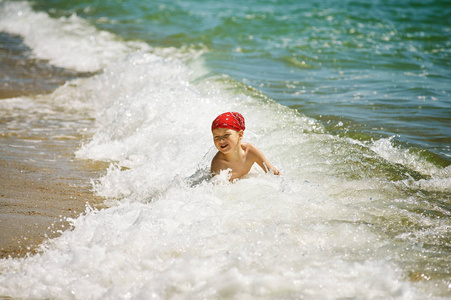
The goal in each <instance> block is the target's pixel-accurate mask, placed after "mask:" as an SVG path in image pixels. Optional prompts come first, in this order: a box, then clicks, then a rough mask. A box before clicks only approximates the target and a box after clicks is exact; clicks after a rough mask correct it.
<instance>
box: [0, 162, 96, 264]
mask: <svg viewBox="0 0 451 300" xmlns="http://www.w3.org/2000/svg"><path fill="white" fill-rule="evenodd" d="M78 163H79V164H80V166H83V167H85V168H87V169H86V170H84V171H80V170H74V172H75V173H76V177H74V178H64V177H62V176H60V175H59V174H58V172H57V170H54V169H45V168H41V167H36V166H35V165H33V164H31V163H27V162H23V161H22V162H20V161H7V160H1V161H0V168H1V170H2V171H1V173H0V228H1V231H0V245H1V246H0V258H4V257H8V256H11V257H21V256H25V255H26V254H27V253H29V254H33V253H35V252H36V251H37V250H38V248H39V247H38V246H39V245H40V244H41V243H42V242H43V241H44V240H46V239H47V238H53V237H56V236H58V235H59V234H60V232H61V231H62V230H66V229H69V224H68V223H67V222H66V221H65V218H66V217H72V218H73V217H77V216H79V215H80V213H83V212H84V211H85V205H86V203H90V205H91V206H98V205H100V204H101V203H102V199H100V198H99V197H96V196H95V195H93V193H92V191H91V188H90V186H89V185H88V183H89V177H84V176H83V174H84V175H85V176H89V175H95V173H96V171H95V170H93V169H91V170H90V169H89V168H88V167H89V163H87V162H78ZM61 165H65V167H66V168H67V167H69V168H73V166H67V164H65V163H64V162H63V163H62V164H61ZM91 167H92V166H91ZM55 171H56V172H55ZM89 173H91V174H89Z"/></svg>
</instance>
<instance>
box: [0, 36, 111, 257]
mask: <svg viewBox="0 0 451 300" xmlns="http://www.w3.org/2000/svg"><path fill="white" fill-rule="evenodd" d="M0 68H1V69H2V72H3V73H2V77H1V78H0V103H1V101H3V99H10V98H14V97H22V96H28V97H31V98H33V95H43V94H47V93H51V92H53V91H54V90H55V89H56V88H58V87H59V86H61V85H63V84H64V83H65V82H67V81H70V80H71V79H74V78H77V77H87V76H91V75H92V74H91V73H79V72H75V71H71V70H66V69H62V68H58V67H54V66H52V65H50V64H48V62H47V61H44V60H40V59H36V58H33V55H32V51H31V49H29V48H28V47H27V46H26V45H25V44H24V43H23V39H22V38H21V37H20V36H17V35H14V34H9V33H6V32H0ZM55 113H56V114H55ZM58 113H59V112H58V111H55V112H54V111H47V110H46V109H44V110H42V111H39V113H35V112H29V111H28V110H27V108H24V109H12V110H10V111H5V113H3V114H2V116H1V117H0V169H1V172H0V227H1V228H2V230H1V231H0V259H2V258H7V257H24V256H26V255H29V254H31V255H32V254H35V253H36V252H38V251H39V246H40V245H41V244H42V243H43V242H45V240H47V239H51V238H54V237H57V236H59V235H60V234H61V232H62V231H63V230H67V229H68V228H69V226H68V225H69V224H68V222H67V221H65V218H67V217H71V218H76V217H78V216H79V215H80V214H82V213H83V212H84V211H85V208H86V203H89V204H90V205H91V206H93V207H99V206H101V205H102V203H103V200H104V199H102V198H101V197H98V196H96V195H94V193H93V192H92V190H91V184H90V180H91V179H96V178H98V177H99V176H100V175H101V173H102V172H104V171H105V170H106V167H105V166H106V165H107V164H106V163H99V162H92V161H86V160H80V159H76V158H75V154H74V153H75V151H76V150H77V149H78V148H79V147H80V144H81V142H82V141H83V140H84V139H85V138H86V137H85V136H83V135H82V134H80V131H79V129H80V127H81V126H88V125H86V124H87V123H89V122H93V120H89V119H87V120H81V121H78V120H76V119H75V120H71V125H70V126H68V125H64V123H65V122H67V115H64V114H61V116H57V115H58ZM55 116H56V117H55ZM83 122H84V123H83Z"/></svg>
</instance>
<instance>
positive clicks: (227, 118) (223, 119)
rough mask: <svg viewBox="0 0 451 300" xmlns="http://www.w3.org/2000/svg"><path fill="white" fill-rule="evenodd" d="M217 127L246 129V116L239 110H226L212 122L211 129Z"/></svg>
mask: <svg viewBox="0 0 451 300" xmlns="http://www.w3.org/2000/svg"><path fill="white" fill-rule="evenodd" d="M216 128H228V129H232V130H235V131H241V130H243V131H244V129H246V127H245V123H244V117H243V116H242V115H241V114H240V113H238V112H226V113H223V114H220V115H219V116H217V117H216V119H215V120H214V121H213V123H212V124H211V131H213V130H215V129H216Z"/></svg>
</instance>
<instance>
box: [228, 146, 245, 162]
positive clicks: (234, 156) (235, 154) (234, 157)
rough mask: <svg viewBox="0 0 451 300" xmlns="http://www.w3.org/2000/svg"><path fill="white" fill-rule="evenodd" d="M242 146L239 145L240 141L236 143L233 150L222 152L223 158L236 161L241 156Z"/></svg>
mask: <svg viewBox="0 0 451 300" xmlns="http://www.w3.org/2000/svg"><path fill="white" fill-rule="evenodd" d="M243 152H244V150H243V147H242V146H241V142H239V143H238V145H237V147H236V149H234V151H231V152H229V153H224V158H225V159H226V160H227V161H236V160H240V159H241V158H242V157H243Z"/></svg>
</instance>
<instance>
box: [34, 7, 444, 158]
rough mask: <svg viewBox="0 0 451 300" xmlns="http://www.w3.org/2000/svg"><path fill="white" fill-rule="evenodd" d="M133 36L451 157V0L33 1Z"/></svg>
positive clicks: (343, 129) (351, 133)
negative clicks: (198, 52)
mask: <svg viewBox="0 0 451 300" xmlns="http://www.w3.org/2000/svg"><path fill="white" fill-rule="evenodd" d="M32 3H33V5H34V7H35V9H37V10H44V11H46V12H47V13H49V14H50V15H52V16H55V17H60V16H70V15H72V14H76V15H78V16H80V17H83V18H85V19H87V20H89V21H90V22H92V23H93V24H95V26H97V27H98V28H100V29H103V30H107V31H110V32H113V33H115V34H117V35H119V36H121V37H122V38H123V39H125V40H140V41H145V42H147V43H149V44H150V45H152V46H161V47H177V48H183V47H186V48H199V49H205V50H206V53H205V54H204V60H205V64H206V66H207V67H208V68H209V72H210V73H209V74H207V75H206V76H217V75H222V76H224V75H226V76H229V77H231V78H232V79H233V80H235V81H237V82H238V83H243V84H245V85H247V86H249V87H252V89H251V93H257V94H258V93H263V95H264V97H269V98H271V99H274V100H275V101H277V102H279V103H281V104H283V105H286V106H289V107H291V108H294V109H296V110H298V111H299V112H301V113H302V114H305V115H307V116H310V117H313V118H315V119H318V120H320V121H321V122H322V123H323V124H324V125H325V126H326V128H327V129H328V130H329V131H330V132H331V133H333V134H337V135H340V136H346V137H351V138H355V139H359V140H363V141H365V140H371V139H376V140H377V139H380V138H384V137H385V138H386V137H392V136H394V138H393V140H394V142H395V143H397V144H400V145H402V146H403V147H407V148H409V149H412V151H417V152H420V153H422V154H423V155H424V156H425V157H426V158H427V159H429V160H431V161H432V162H434V163H435V164H438V165H440V166H446V165H449V164H450V162H451V130H450V121H451V97H450V95H451V84H450V83H451V5H450V3H449V1H445V0H439V1H418V0H404V1H389V0H380V1H364V0H357V1H335V0H327V1H268V0H254V1H246V2H245V3H243V2H242V1H235V0H233V1H197V0H189V1H161V0H160V1H144V2H143V1H132V0H129V1H113V0H100V1H87V0H86V1H62V0H53V1H33V2H32Z"/></svg>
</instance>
